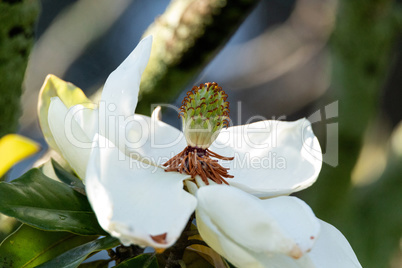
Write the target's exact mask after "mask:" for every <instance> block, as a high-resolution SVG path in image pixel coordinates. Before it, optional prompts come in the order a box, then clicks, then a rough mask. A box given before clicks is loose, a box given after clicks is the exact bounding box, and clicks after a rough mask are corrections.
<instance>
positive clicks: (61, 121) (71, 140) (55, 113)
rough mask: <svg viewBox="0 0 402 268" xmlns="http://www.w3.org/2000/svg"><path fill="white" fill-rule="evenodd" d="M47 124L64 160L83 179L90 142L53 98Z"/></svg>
mask: <svg viewBox="0 0 402 268" xmlns="http://www.w3.org/2000/svg"><path fill="white" fill-rule="evenodd" d="M48 122H49V127H50V130H51V132H52V134H53V137H54V140H55V141H56V144H57V146H58V147H59V149H60V151H61V153H62V155H63V157H64V159H66V160H67V162H68V163H69V164H70V166H71V168H72V169H73V170H74V171H75V172H76V173H77V175H78V176H79V177H80V178H82V179H83V178H84V177H85V170H86V167H87V163H88V159H89V154H90V152H91V145H92V141H91V139H90V138H89V137H88V135H87V134H86V133H85V131H84V130H83V129H82V128H81V127H80V125H79V124H78V123H77V122H76V120H75V118H74V110H71V109H70V110H69V109H67V107H66V106H65V105H64V104H63V102H62V101H61V100H60V99H59V98H58V97H53V98H52V99H51V103H50V106H49V113H48Z"/></svg>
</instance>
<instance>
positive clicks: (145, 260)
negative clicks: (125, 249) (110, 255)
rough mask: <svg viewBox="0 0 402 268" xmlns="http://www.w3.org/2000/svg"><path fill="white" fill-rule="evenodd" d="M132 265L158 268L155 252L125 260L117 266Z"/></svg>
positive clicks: (121, 267) (127, 267)
mask: <svg viewBox="0 0 402 268" xmlns="http://www.w3.org/2000/svg"><path fill="white" fill-rule="evenodd" d="M130 267H142V268H158V267H159V265H158V261H157V260H156V257H155V255H154V254H141V255H138V256H137V257H135V258H132V259H129V260H126V261H123V262H122V263H120V264H119V265H116V268H130Z"/></svg>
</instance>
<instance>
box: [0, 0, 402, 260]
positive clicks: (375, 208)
mask: <svg viewBox="0 0 402 268" xmlns="http://www.w3.org/2000/svg"><path fill="white" fill-rule="evenodd" d="M0 24H1V27H0V73H1V76H2V77H1V79H0V94H1V97H0V100H1V101H0V118H1V121H0V133H1V135H4V134H6V133H10V132H15V131H18V132H20V133H22V134H23V135H25V136H28V137H31V138H33V139H35V140H37V141H39V142H41V143H42V145H43V150H42V152H41V154H39V155H38V156H36V158H32V159H30V160H28V161H26V162H24V163H22V164H19V165H17V166H16V168H14V170H13V171H12V172H11V173H10V174H9V176H8V177H9V178H8V179H13V178H16V177H18V176H20V175H21V174H22V173H23V172H24V171H26V170H28V169H29V168H30V166H31V165H32V164H34V163H35V164H36V165H38V164H39V163H41V162H43V161H44V160H45V159H48V158H49V153H48V152H47V148H46V144H45V143H44V140H43V137H42V134H41V131H40V129H39V125H38V120H37V116H36V106H37V96H38V93H39V89H40V87H41V85H42V83H43V81H44V78H45V77H46V75H47V74H48V73H52V74H55V75H57V76H59V77H61V78H62V79H64V80H66V81H70V82H72V83H74V84H75V85H77V86H78V87H80V88H82V89H83V90H84V91H85V92H86V93H87V94H88V95H92V96H93V98H94V99H96V98H97V97H98V96H97V92H98V91H99V89H100V88H101V87H102V84H103V83H104V81H105V80H106V78H107V75H108V74H109V73H110V72H111V71H112V70H114V69H115V68H116V67H117V65H118V64H119V63H120V62H121V61H122V60H123V59H124V58H125V57H126V56H127V55H128V54H129V52H130V51H131V50H132V49H133V48H134V47H135V45H136V44H137V42H138V41H139V40H140V38H141V36H142V35H143V34H144V32H146V34H153V35H154V41H155V45H154V48H155V47H156V48H157V49H154V51H153V55H152V56H151V60H150V63H149V66H148V67H147V70H146V72H145V74H144V76H143V80H142V86H141V95H140V103H139V106H138V108H137V112H138V113H143V114H150V112H151V105H152V104H154V103H173V104H175V105H179V103H180V101H179V100H181V99H182V97H181V96H182V95H183V94H184V92H185V91H187V90H188V89H190V88H191V87H192V86H193V85H195V84H199V83H202V82H207V81H215V82H218V83H219V85H221V86H222V87H223V88H224V90H225V91H226V92H228V94H229V100H230V102H231V119H232V122H233V124H234V125H238V124H245V123H247V122H250V120H251V121H256V120H261V119H283V120H294V119H298V118H300V117H307V118H309V119H310V120H311V121H312V122H313V127H314V130H315V133H316V134H317V136H318V137H319V139H320V143H321V146H322V148H323V153H324V164H323V169H322V172H321V174H320V177H319V179H318V181H317V182H316V183H315V184H314V185H313V186H312V187H310V188H309V189H307V190H305V191H303V192H301V193H298V194H297V195H298V196H300V197H301V198H303V199H304V200H305V201H306V202H307V203H308V204H309V205H310V206H311V207H312V208H313V210H314V212H315V213H316V215H317V217H319V218H321V219H323V220H325V221H327V222H329V223H331V224H333V225H334V226H336V227H337V228H338V229H339V230H340V231H342V233H343V234H344V235H345V236H346V237H347V239H348V240H349V242H350V244H351V245H352V247H353V249H354V250H355V252H356V254H357V257H358V258H359V260H360V262H361V264H362V266H363V267H392V268H398V267H402V240H401V237H402V125H401V124H400V122H401V120H402V105H401V101H402V92H401V90H400V89H401V84H402V75H401V73H402V57H401V53H400V52H401V46H402V43H401V37H402V35H401V33H402V1H392V0H338V1H336V0H286V1H285V0H261V1H252V0H233V1H224V0H205V1H194V0H176V1H172V2H171V3H169V1H162V0H154V1H152V2H151V1H144V0H141V1H140V0H138V1H129V0H116V1H107V0H87V1H71V0H63V1H51V0H42V1H33V0H24V1H2V2H0ZM25 70H26V71H25ZM21 89H23V95H22V97H21V98H20V95H21ZM19 104H20V105H19ZM18 120H19V121H18ZM163 120H164V121H166V122H168V123H171V124H173V125H175V126H176V127H180V122H179V120H178V119H177V115H176V114H174V113H173V112H172V111H165V113H164V115H163ZM39 158H40V160H38V159H39Z"/></svg>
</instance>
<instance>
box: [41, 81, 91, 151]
mask: <svg viewBox="0 0 402 268" xmlns="http://www.w3.org/2000/svg"><path fill="white" fill-rule="evenodd" d="M52 97H59V98H60V100H61V101H62V102H63V103H64V105H66V107H67V108H70V107H72V106H74V105H76V104H82V105H84V106H85V107H87V108H93V107H94V105H93V104H92V103H91V101H90V100H89V99H88V98H87V97H86V96H85V94H84V92H82V90H81V89H80V88H78V87H76V86H75V85H73V84H71V83H68V82H66V81H63V80H62V79H60V78H58V77H57V76H55V75H52V74H49V75H48V76H47V77H46V79H45V82H44V83H43V85H42V88H41V90H40V93H39V102H38V116H39V123H40V127H41V128H42V132H43V135H44V136H45V139H46V141H47V143H48V144H49V145H50V147H52V148H53V149H55V150H56V151H58V152H60V150H59V147H58V146H57V144H56V142H55V140H54V138H53V135H52V132H51V131H50V128H49V123H48V111H49V106H50V100H51V98H52Z"/></svg>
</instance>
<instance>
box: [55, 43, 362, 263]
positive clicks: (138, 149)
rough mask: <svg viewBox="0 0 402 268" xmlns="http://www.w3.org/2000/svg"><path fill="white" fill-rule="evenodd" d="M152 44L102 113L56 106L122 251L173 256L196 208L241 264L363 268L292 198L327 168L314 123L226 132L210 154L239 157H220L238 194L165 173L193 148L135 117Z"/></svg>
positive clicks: (141, 48) (168, 129)
mask: <svg viewBox="0 0 402 268" xmlns="http://www.w3.org/2000/svg"><path fill="white" fill-rule="evenodd" d="M151 44H152V39H151V38H150V37H148V38H145V39H144V40H142V41H141V42H140V43H139V45H138V46H137V48H136V49H135V50H134V51H133V52H132V53H131V54H130V55H129V56H128V58H127V59H126V60H125V61H124V62H123V63H122V64H121V65H120V66H119V67H118V68H117V69H116V70H115V71H114V72H113V73H111V75H110V76H109V78H108V79H107V81H106V84H105V86H104V89H103V93H102V98H101V102H100V104H99V107H98V108H97V109H88V108H85V107H84V106H82V105H76V106H73V107H71V108H69V109H68V108H67V107H66V106H65V105H64V104H63V102H62V101H61V100H60V99H59V98H57V97H55V98H53V99H52V102H51V105H50V107H49V113H48V114H49V117H48V123H49V127H50V130H51V133H52V135H53V137H54V140H55V142H56V144H57V147H58V149H59V150H60V151H61V153H62V155H63V156H64V158H65V159H66V160H67V161H68V162H69V163H70V165H71V167H72V168H73V169H74V170H75V171H76V172H77V174H78V175H79V176H81V177H82V178H84V177H85V185H86V186H85V187H86V192H87V196H88V199H89V201H90V203H91V205H92V207H93V209H94V211H95V213H96V216H97V218H98V221H99V223H100V225H101V226H102V228H103V229H105V230H106V231H107V232H109V233H110V234H111V235H112V236H115V237H117V238H119V239H120V240H121V242H122V243H123V244H137V245H141V246H152V247H154V248H167V247H170V246H171V245H173V244H174V243H175V241H176V240H177V239H178V238H179V236H180V234H181V232H182V231H183V229H184V227H185V225H186V223H187V222H188V219H189V218H190V216H191V214H192V213H193V212H194V210H196V216H197V226H198V228H199V231H200V234H201V236H202V238H203V239H204V240H205V241H206V242H207V243H208V245H210V246H211V247H212V248H213V249H214V250H216V251H217V252H218V253H219V254H221V255H222V256H224V257H225V258H226V259H228V260H229V261H230V262H232V263H233V264H234V265H236V266H239V267H360V264H359V262H358V260H357V259H356V256H355V254H354V253H353V250H352V249H351V247H350V245H349V244H348V242H347V241H346V239H345V238H344V237H343V236H342V234H341V233H340V232H339V231H337V230H336V229H335V228H334V227H332V226H331V225H329V224H327V223H324V222H322V221H320V220H318V219H317V218H316V217H315V215H314V213H313V212H312V210H311V209H310V207H309V206H308V205H307V204H306V203H304V202H303V201H302V200H300V199H298V198H296V197H289V196H287V195H289V194H291V193H293V192H296V191H300V190H302V189H305V188H306V187H309V186H310V185H311V184H313V183H314V181H315V180H316V179H317V176H318V174H319V172H320V169H321V165H322V155H321V149H320V146H319V143H318V141H317V138H316V137H315V136H314V134H313V132H312V129H311V125H310V123H309V122H308V120H306V119H301V120H298V121H295V122H280V121H260V122H257V123H252V124H248V125H243V126H234V127H229V128H227V129H222V130H221V131H220V132H219V135H218V136H217V137H216V140H215V141H213V143H212V144H211V145H210V146H209V149H210V150H212V151H213V152H214V153H216V154H220V155H224V156H230V157H234V160H232V161H225V160H224V159H219V164H220V165H222V166H224V167H225V168H229V173H230V175H232V176H234V177H233V178H230V177H229V178H226V181H227V182H228V184H229V185H230V186H228V185H225V184H221V185H218V184H216V183H215V182H214V180H211V179H210V178H208V180H207V181H205V180H203V179H201V177H200V176H198V175H197V176H195V178H191V176H190V175H188V174H186V173H185V172H183V173H179V172H165V169H166V168H165V167H164V166H163V165H162V164H163V163H165V162H166V161H167V160H168V159H170V158H171V157H172V156H174V155H177V154H178V153H180V152H181V151H183V149H184V148H186V146H187V142H186V139H185V137H184V135H183V133H182V132H181V131H179V130H177V129H176V128H174V127H172V126H169V125H167V124H165V123H164V122H162V121H161V120H159V111H160V108H158V109H156V110H155V111H154V112H153V114H152V117H151V118H150V117H147V116H143V115H138V114H134V111H135V108H136V104H137V100H138V91H139V84H140V78H141V75H142V72H143V71H144V69H145V67H146V64H147V61H148V58H149V55H150V51H151V46H152V45H151ZM67 119H68V120H67ZM67 121H68V122H69V124H67V127H66V123H65V122H67ZM187 138H188V137H187ZM72 141H74V142H73V145H72V144H71V143H72ZM78 141H79V142H78ZM92 141H93V143H92V144H93V145H92V146H87V145H88V144H90V143H91V142H92ZM196 145H197V144H196ZM91 147H92V148H91ZM205 182H207V183H208V185H206V183H205ZM184 185H186V188H187V189H188V191H186V190H185V189H184V188H183V186H184ZM189 192H190V193H189Z"/></svg>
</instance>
